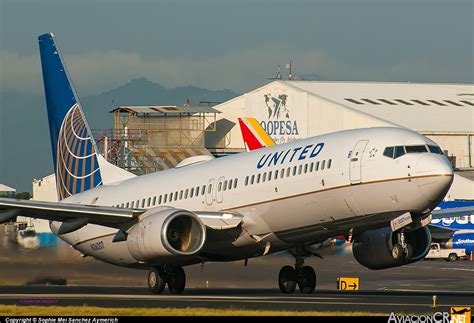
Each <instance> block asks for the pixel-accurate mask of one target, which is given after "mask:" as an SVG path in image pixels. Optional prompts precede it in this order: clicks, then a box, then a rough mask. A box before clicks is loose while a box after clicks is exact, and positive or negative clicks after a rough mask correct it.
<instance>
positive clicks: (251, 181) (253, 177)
mask: <svg viewBox="0 0 474 323" xmlns="http://www.w3.org/2000/svg"><path fill="white" fill-rule="evenodd" d="M254 181H255V175H252V178H251V179H250V185H253V183H254Z"/></svg>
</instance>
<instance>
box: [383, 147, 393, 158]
mask: <svg viewBox="0 0 474 323" xmlns="http://www.w3.org/2000/svg"><path fill="white" fill-rule="evenodd" d="M394 148H395V147H387V148H385V150H384V151H383V155H384V156H387V157H389V158H393V151H394Z"/></svg>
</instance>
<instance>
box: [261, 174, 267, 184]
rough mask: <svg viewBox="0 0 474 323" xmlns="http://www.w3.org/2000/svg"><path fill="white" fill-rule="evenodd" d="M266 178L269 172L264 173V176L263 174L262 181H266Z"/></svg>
mask: <svg viewBox="0 0 474 323" xmlns="http://www.w3.org/2000/svg"><path fill="white" fill-rule="evenodd" d="M266 179H267V173H263V176H262V183H264V182H265V180H266Z"/></svg>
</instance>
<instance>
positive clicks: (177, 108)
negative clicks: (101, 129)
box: [110, 105, 220, 114]
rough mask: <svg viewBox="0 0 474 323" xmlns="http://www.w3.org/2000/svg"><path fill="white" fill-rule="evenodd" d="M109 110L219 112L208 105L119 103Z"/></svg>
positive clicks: (172, 112)
mask: <svg viewBox="0 0 474 323" xmlns="http://www.w3.org/2000/svg"><path fill="white" fill-rule="evenodd" d="M110 112H119V113H137V114H138V113H143V114H194V113H220V112H219V111H217V110H216V109H213V108H211V107H208V106H176V105H172V106H168V105H154V106H128V105H121V106H119V107H118V108H115V109H113V110H112V111H110Z"/></svg>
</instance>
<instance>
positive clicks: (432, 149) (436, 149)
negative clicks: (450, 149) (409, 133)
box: [428, 145, 443, 155]
mask: <svg viewBox="0 0 474 323" xmlns="http://www.w3.org/2000/svg"><path fill="white" fill-rule="evenodd" d="M428 149H429V150H430V152H432V153H433V154H439V155H443V151H442V150H441V148H439V147H438V146H435V145H428Z"/></svg>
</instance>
